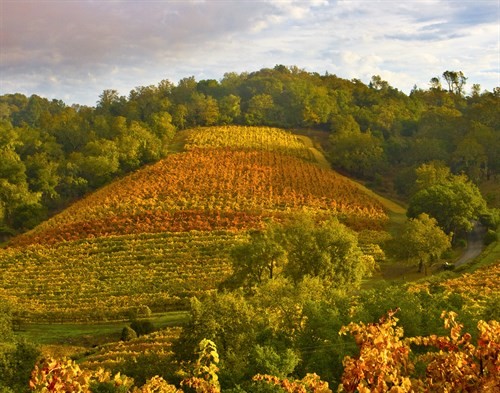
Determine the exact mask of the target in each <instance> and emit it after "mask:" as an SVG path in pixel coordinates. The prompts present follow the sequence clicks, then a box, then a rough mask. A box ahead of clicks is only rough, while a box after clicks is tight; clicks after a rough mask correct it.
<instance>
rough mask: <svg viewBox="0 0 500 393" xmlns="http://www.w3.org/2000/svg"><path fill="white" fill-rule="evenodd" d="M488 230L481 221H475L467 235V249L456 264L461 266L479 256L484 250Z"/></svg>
mask: <svg viewBox="0 0 500 393" xmlns="http://www.w3.org/2000/svg"><path fill="white" fill-rule="evenodd" d="M485 232H486V227H484V226H483V225H481V223H480V222H479V221H475V222H474V228H473V229H472V231H471V232H470V233H469V234H468V235H467V249H466V250H465V252H464V253H463V255H462V256H461V257H460V259H459V260H458V261H456V262H455V266H456V267H458V266H461V265H463V264H465V263H467V262H469V261H470V260H472V259H474V258H475V257H477V256H478V255H479V254H481V251H483V248H484V243H483V237H484V234H485Z"/></svg>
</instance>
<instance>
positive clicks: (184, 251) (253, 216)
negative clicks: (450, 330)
mask: <svg viewBox="0 0 500 393" xmlns="http://www.w3.org/2000/svg"><path fill="white" fill-rule="evenodd" d="M308 153H309V150H308V148H307V147H306V146H305V145H304V144H303V142H302V141H301V140H300V139H298V138H297V137H295V136H293V135H292V134H290V133H287V132H285V131H281V130H277V129H269V128H265V127H262V128H257V127H253V128H250V127H220V128H206V129H199V130H192V131H190V132H189V133H188V136H187V138H186V145H185V150H184V151H183V152H180V153H176V154H171V155H170V156H168V157H167V158H165V159H163V160H162V161H160V162H158V163H156V164H153V165H150V166H147V167H144V168H142V169H140V170H138V171H137V172H135V173H133V174H131V175H129V176H126V177H124V178H122V179H119V180H117V181H115V182H113V183H111V184H110V185H108V186H105V187H103V188H102V189H100V190H98V191H97V192H95V193H93V194H91V195H89V196H87V197H86V198H84V199H82V200H80V201H78V202H76V203H75V204H73V205H72V206H70V207H69V208H67V209H66V210H64V211H63V212H61V213H60V214H58V215H56V216H54V217H53V218H51V219H50V220H48V221H46V222H44V223H42V224H41V225H39V226H38V227H36V228H35V229H34V230H32V231H30V232H27V233H25V234H23V235H21V236H18V237H17V238H14V239H13V240H12V241H11V243H10V248H6V249H1V250H0V268H1V270H2V275H1V277H0V297H3V298H8V299H9V300H10V302H12V303H14V304H16V305H17V308H18V309H20V310H22V311H23V313H24V316H25V318H26V319H28V320H35V321H70V320H73V321H84V320H90V321H92V320H110V319H122V318H126V317H127V315H128V313H129V312H130V310H133V309H135V308H137V307H140V306H148V307H150V308H151V309H152V310H153V311H168V310H175V309H179V308H185V307H186V306H187V299H188V298H189V297H191V296H193V295H197V294H200V293H203V292H205V291H210V290H213V289H214V288H215V287H216V285H217V284H218V283H220V282H221V281H222V280H224V279H225V278H226V277H227V275H228V274H230V263H229V252H230V249H231V247H232V246H233V245H234V244H236V243H237V242H240V241H242V240H243V239H245V237H246V233H247V230H250V229H259V228H262V227H263V226H264V225H265V223H266V222H267V221H269V220H275V221H278V222H279V221H282V220H285V219H286V217H288V216H290V215H291V214H293V213H294V212H297V211H304V210H307V211H308V212H311V213H315V214H319V215H336V216H337V217H338V218H339V219H340V220H341V221H342V222H344V223H345V224H347V225H349V226H351V227H353V228H354V229H356V230H378V229H380V228H382V226H383V225H384V223H385V222H386V220H387V215H386V213H385V211H384V208H383V207H382V205H381V204H380V202H378V201H377V200H376V199H375V198H373V197H372V196H369V195H368V194H366V193H364V192H363V191H362V190H360V189H359V188H357V187H356V186H354V185H353V183H352V182H351V181H349V180H348V179H346V178H344V177H342V176H340V175H338V174H337V173H335V172H334V171H331V170H329V169H325V168H322V167H320V166H319V165H316V164H315V163H314V162H310V161H307V160H304V158H306V159H310V156H308ZM365 248H366V249H367V250H368V249H371V248H373V247H371V248H370V245H369V244H368V245H366V246H365ZM367 252H369V250H368V251H367ZM377 252H378V253H380V250H375V251H373V252H371V253H372V254H376V253H377Z"/></svg>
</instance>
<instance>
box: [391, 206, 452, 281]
mask: <svg viewBox="0 0 500 393" xmlns="http://www.w3.org/2000/svg"><path fill="white" fill-rule="evenodd" d="M395 241H396V244H397V251H398V252H397V254H398V256H399V257H401V258H404V259H407V260H409V261H417V262H418V271H419V272H422V270H424V271H425V273H426V274H427V269H428V267H429V266H430V264H431V263H432V262H433V261H434V260H436V259H437V258H439V257H440V256H441V255H442V254H443V252H444V251H446V250H447V249H449V248H450V247H451V238H450V236H449V235H446V233H444V232H443V230H442V229H441V228H439V226H438V225H437V221H436V220H435V219H434V218H431V217H429V216H428V215H427V214H425V213H422V214H420V215H419V216H418V217H416V218H410V219H409V220H407V222H406V224H405V226H404V228H403V230H402V232H401V233H400V234H399V235H398V236H397V237H396V239H395Z"/></svg>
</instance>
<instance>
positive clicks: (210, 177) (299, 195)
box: [0, 65, 500, 393]
mask: <svg viewBox="0 0 500 393" xmlns="http://www.w3.org/2000/svg"><path fill="white" fill-rule="evenodd" d="M466 82H467V78H466V77H465V75H464V74H463V73H462V72H461V71H445V72H443V74H442V75H440V76H431V79H430V82H429V86H428V87H427V88H425V89H422V88H418V87H416V86H415V88H414V89H413V90H412V91H411V93H410V94H409V95H407V94H404V93H403V92H400V91H398V90H397V89H395V88H393V87H392V86H391V85H390V84H389V82H387V81H384V80H382V79H381V78H380V77H379V76H377V75H375V76H373V77H372V79H371V81H370V83H369V84H368V85H366V84H364V83H362V82H361V81H360V80H356V79H355V80H345V79H341V78H338V77H337V76H335V75H330V74H328V73H326V74H325V75H320V74H317V73H310V72H306V71H304V70H301V69H299V68H298V67H295V66H290V67H286V66H283V65H277V66H276V67H275V68H273V69H261V70H259V71H256V72H251V73H247V72H245V73H241V74H237V73H227V74H225V75H224V77H223V78H222V79H221V80H219V81H217V80H201V81H196V80H195V78H194V77H188V78H185V79H182V80H180V81H179V82H178V83H177V84H174V83H172V82H170V81H168V80H164V81H161V82H160V83H158V85H156V86H146V87H137V88H135V89H134V90H132V91H131V92H130V93H129V95H128V96H120V95H119V94H118V92H117V91H115V90H104V91H103V93H102V94H101V95H100V96H99V100H98V101H97V103H96V106H95V107H87V106H79V105H72V106H68V105H66V104H65V103H64V102H62V101H60V100H48V99H46V98H42V97H38V96H36V95H32V96H31V97H26V96H24V95H21V94H7V95H3V96H1V97H0V184H1V187H0V242H3V243H2V245H3V247H2V248H1V249H0V272H1V273H2V275H1V277H0V299H2V303H0V393H17V392H28V391H34V392H94V393H106V392H108V393H113V392H114V393H125V392H135V393H140V392H143V393H148V392H150V393H152V392H159V393H161V392H164V393H168V392H178V393H181V392H200V393H203V392H212V393H217V392H228V393H245V392H248V393H250V392H255V393H271V392H293V393H308V392H316V393H328V392H333V391H339V392H363V393H367V392H490V391H491V392H495V391H497V390H496V389H500V377H499V375H500V372H499V371H500V368H499V367H500V325H499V323H498V321H500V308H499V306H498V305H499V304H500V288H499V286H498V282H499V280H500V269H499V267H500V264H499V263H498V262H499V258H500V248H499V243H498V226H499V223H500V211H499V207H500V193H499V188H498V179H499V171H500V155H499V154H498V152H499V151H500V113H499V111H498V108H499V107H500V105H499V103H500V88H496V89H495V90H494V91H493V92H489V91H482V90H481V87H480V86H479V85H477V84H472V87H471V88H470V89H469V90H466V86H467V83H466ZM308 143H311V145H309V144H308ZM325 158H326V160H325ZM330 168H333V169H334V170H335V171H332V170H331V169H330ZM352 179H354V180H356V182H354V181H353V180H352ZM361 184H363V185H365V186H366V187H368V188H369V189H371V190H374V191H376V192H377V193H378V194H379V195H382V196H383V197H375V196H374V194H371V193H368V192H366V188H365V187H362V186H360V185H361ZM394 202H396V203H394ZM476 221H479V222H481V224H482V226H483V227H484V228H485V229H484V230H485V235H484V238H483V240H484V243H485V246H486V248H485V251H483V253H482V254H481V256H480V257H478V258H476V259H475V260H474V261H473V262H472V263H469V264H467V265H465V266H461V267H458V266H457V267H455V268H454V266H453V261H454V260H456V258H457V256H458V255H460V253H461V252H463V250H464V249H465V247H466V246H467V241H468V234H469V233H470V231H471V230H472V228H473V225H474V222H476ZM443 261H451V265H450V264H443V263H442V262H443ZM450 266H451V267H450ZM397 269H403V271H405V272H408V273H407V274H408V277H409V278H408V279H407V277H406V276H405V275H399V276H393V275H391V274H389V273H390V272H392V270H397ZM174 312H183V313H184V314H182V315H183V316H182V318H181V320H180V322H179V321H177V322H175V323H173V326H171V325H167V326H165V325H163V326H159V324H158V322H157V321H159V320H160V317H161V316H164V315H165V314H169V313H174ZM117 321H118V322H117ZM71 322H74V323H79V324H83V323H92V324H94V325H95V326H99V325H100V324H103V323H106V322H114V323H117V325H116V334H113V335H112V337H107V339H106V340H105V342H104V343H103V342H98V341H97V335H96V336H95V337H92V336H88V335H87V336H85V338H82V337H80V338H79V339H78V340H79V341H78V340H77V341H76V344H75V345H74V346H73V347H72V346H71V345H68V342H65V341H64V340H60V341H58V342H52V344H53V345H40V344H39V343H36V342H32V341H30V340H29V339H26V338H25V334H24V333H26V331H29V328H30V324H46V325H45V326H49V325H52V324H55V325H57V324H61V326H65V324H66V326H69V323H71ZM83 341H85V344H82V342H83ZM70 344H71V343H70ZM62 348H66V350H67V351H69V354H66V356H61V353H60V352H61V351H62ZM70 349H71V350H70Z"/></svg>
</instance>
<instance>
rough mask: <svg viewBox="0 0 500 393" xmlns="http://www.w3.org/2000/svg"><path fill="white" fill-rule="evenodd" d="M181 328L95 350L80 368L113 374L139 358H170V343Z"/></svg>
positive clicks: (161, 331) (167, 329)
mask: <svg viewBox="0 0 500 393" xmlns="http://www.w3.org/2000/svg"><path fill="white" fill-rule="evenodd" d="M180 331H181V328H166V329H163V330H160V331H157V332H154V333H150V334H147V335H145V336H141V337H138V338H134V339H132V340H130V341H126V342H123V341H119V342H115V343H110V344H106V345H103V346H100V347H98V348H96V349H95V350H94V351H93V353H92V354H90V355H89V356H86V357H85V360H84V361H83V362H82V363H81V365H82V367H84V368H86V369H89V370H98V369H99V368H104V369H107V370H111V371H112V372H113V373H117V372H120V366H122V365H123V364H124V363H125V362H127V361H129V362H130V361H134V360H136V359H137V358H138V357H140V356H148V355H150V354H153V355H154V356H155V358H156V361H158V360H162V359H168V358H170V357H171V356H172V350H171V347H172V342H173V341H174V340H175V339H177V338H178V337H179V334H180Z"/></svg>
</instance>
